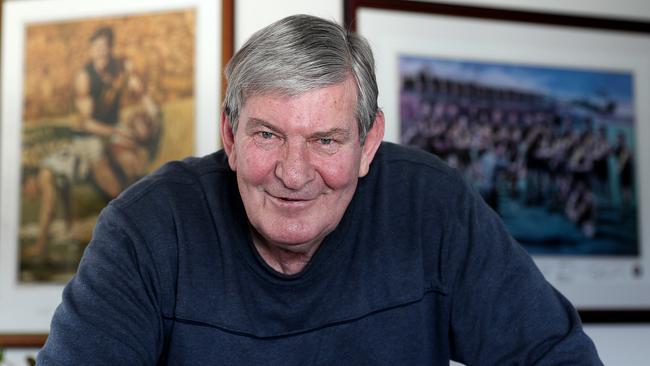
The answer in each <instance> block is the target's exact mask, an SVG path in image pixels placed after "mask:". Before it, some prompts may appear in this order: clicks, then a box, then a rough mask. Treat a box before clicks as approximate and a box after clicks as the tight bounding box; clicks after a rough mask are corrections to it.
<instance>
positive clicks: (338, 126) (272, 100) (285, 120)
mask: <svg viewBox="0 0 650 366" xmlns="http://www.w3.org/2000/svg"><path fill="white" fill-rule="evenodd" d="M355 108H356V86H355V84H354V80H353V79H352V78H349V79H347V80H346V81H345V82H343V83H341V84H338V85H334V86H330V87H326V88H322V89H317V90H314V91H310V92H306V93H304V94H302V95H299V96H296V97H283V96H280V95H277V94H265V95H259V96H251V97H249V98H248V99H247V100H246V103H245V105H244V107H243V108H242V111H241V114H240V118H239V125H238V127H237V131H236V132H235V135H234V136H232V133H230V132H229V131H230V130H229V125H230V124H229V123H227V121H226V123H225V124H224V126H225V127H224V128H223V129H222V133H223V134H224V146H225V148H226V152H227V153H228V159H229V164H230V167H231V168H232V169H233V170H234V171H236V173H237V183H238V185H239V192H240V194H241V198H242V201H243V203H244V206H245V208H246V213H247V215H248V219H249V221H250V223H251V225H252V227H253V229H254V234H256V235H255V236H256V237H257V238H258V240H264V241H265V242H266V243H267V244H272V245H276V246H280V247H282V248H285V249H288V250H301V249H300V248H301V246H302V247H305V248H308V247H309V246H311V245H318V244H319V243H320V242H321V241H322V240H323V238H324V237H325V236H326V235H327V234H328V233H330V232H331V231H332V230H334V228H335V227H336V226H337V224H338V223H339V221H340V220H341V218H342V216H343V214H344V212H345V210H346V208H347V206H348V204H349V203H350V200H351V199H352V196H353V195H354V191H355V189H356V187H357V180H358V178H359V177H361V176H364V175H365V174H366V173H367V172H368V168H369V164H370V162H371V161H372V158H373V156H374V153H375V152H376V149H377V147H378V146H379V142H380V141H381V138H382V137H383V120H381V121H379V122H375V125H376V126H375V127H373V130H372V131H371V132H370V133H369V137H368V138H367V140H366V143H365V144H364V146H361V145H360V143H359V131H358V126H357V121H356V118H355ZM378 119H379V118H378ZM379 131H380V133H379Z"/></svg>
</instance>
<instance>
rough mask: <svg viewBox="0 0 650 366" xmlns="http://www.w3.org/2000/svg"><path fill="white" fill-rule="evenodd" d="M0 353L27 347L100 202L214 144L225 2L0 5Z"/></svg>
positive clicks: (72, 266) (42, 331) (43, 328)
mask: <svg viewBox="0 0 650 366" xmlns="http://www.w3.org/2000/svg"><path fill="white" fill-rule="evenodd" d="M1 15H2V79H1V80H2V94H1V95H2V115H1V118H2V125H1V128H2V129H1V133H0V136H1V145H0V147H1V150H0V151H1V153H0V159H1V160H0V171H1V174H0V176H1V177H2V179H1V181H0V183H1V185H0V205H1V206H2V211H1V212H0V224H1V226H0V309H1V310H0V347H2V346H7V347H9V346H10V347H38V346H40V345H41V344H42V343H43V341H44V340H45V337H46V334H47V332H48V329H49V322H50V318H51V317H52V314H53V312H54V310H55V307H56V306H57V305H58V303H59V302H60V299H61V291H62V288H63V285H64V284H65V283H66V282H67V281H68V280H69V279H70V278H71V277H72V275H73V274H74V273H75V271H76V267H77V265H78V262H79V260H80V257H81V254H82V253H83V250H84V248H85V246H86V245H87V243H88V241H89V240H90V238H91V234H92V229H93V227H94V224H95V221H96V218H97V215H98V214H99V211H100V210H101V209H102V207H103V206H104V205H106V203H107V202H108V201H109V200H110V199H112V198H114V197H116V196H117V195H118V194H119V193H120V192H121V191H123V190H124V189H126V188H127V187H128V186H129V185H130V184H132V183H134V182H135V181H136V180H138V179H139V178H140V177H142V176H144V175H146V174H147V173H149V172H151V171H152V170H154V169H156V168H157V167H159V166H160V165H161V164H163V163H164V162H166V161H169V160H173V159H180V158H183V157H185V156H189V155H204V154H207V153H210V152H212V151H214V150H216V149H217V148H218V146H219V136H218V121H219V104H220V100H221V97H220V94H221V90H222V88H223V85H224V84H223V80H221V79H222V78H221V65H223V64H225V61H224V60H228V59H229V58H230V56H231V55H232V52H233V50H232V48H233V34H232V32H233V27H232V25H233V21H232V19H233V1H232V0H222V1H213V0H142V1H137V2H133V1H127V0H115V1H110V2H106V1H95V0H91V1H88V0H34V1H16V0H5V1H3V2H2V13H1Z"/></svg>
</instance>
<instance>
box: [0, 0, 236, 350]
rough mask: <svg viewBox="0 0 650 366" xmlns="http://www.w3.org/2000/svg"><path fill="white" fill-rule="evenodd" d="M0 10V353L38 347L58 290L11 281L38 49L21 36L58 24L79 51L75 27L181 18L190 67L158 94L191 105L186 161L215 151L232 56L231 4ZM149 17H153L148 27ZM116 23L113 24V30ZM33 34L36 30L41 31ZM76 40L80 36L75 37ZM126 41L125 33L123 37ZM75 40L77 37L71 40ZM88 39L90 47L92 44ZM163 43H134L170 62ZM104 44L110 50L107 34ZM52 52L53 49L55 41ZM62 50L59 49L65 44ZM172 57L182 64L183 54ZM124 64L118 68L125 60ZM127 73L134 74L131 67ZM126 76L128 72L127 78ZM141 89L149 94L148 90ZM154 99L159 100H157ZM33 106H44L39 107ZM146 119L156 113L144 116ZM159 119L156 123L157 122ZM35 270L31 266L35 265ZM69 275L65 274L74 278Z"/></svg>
mask: <svg viewBox="0 0 650 366" xmlns="http://www.w3.org/2000/svg"><path fill="white" fill-rule="evenodd" d="M1 5H2V6H1V7H0V26H1V28H0V29H1V36H2V37H1V43H0V45H1V47H2V61H1V66H2V73H1V79H0V80H1V85H2V89H1V90H2V92H1V94H0V95H1V97H2V99H1V106H2V109H1V111H2V112H1V113H2V114H1V125H0V127H1V129H0V131H1V132H0V172H1V173H0V176H1V177H2V178H1V180H0V205H1V206H2V211H0V269H1V270H0V309H1V310H0V348H40V347H41V346H42V345H43V344H44V342H45V340H46V339H47V333H48V331H49V323H50V320H51V317H52V315H53V313H54V310H55V308H56V306H57V305H58V304H59V303H60V301H61V293H62V289H63V285H64V283H56V282H39V281H31V282H30V281H26V282H25V281H22V280H20V279H19V275H18V272H19V270H20V268H19V265H21V264H19V263H18V262H19V258H22V257H20V256H21V255H22V254H21V253H22V252H21V250H20V249H19V247H18V246H19V243H18V236H19V232H18V229H19V225H20V220H21V219H20V204H21V202H20V200H21V197H22V196H21V194H22V189H23V187H22V183H23V182H22V181H21V179H22V180H24V169H23V168H21V164H23V163H24V162H22V163H21V159H23V157H22V156H23V155H24V145H21V144H22V143H24V141H23V138H24V133H25V132H24V128H25V126H23V125H24V123H25V122H24V121H27V120H28V118H27V117H26V116H27V114H28V113H29V110H28V109H29V108H30V107H29V105H30V104H29V103H27V102H26V99H27V97H26V96H27V95H28V94H29V86H26V85H25V82H26V80H27V79H28V77H29V75H30V72H32V70H31V69H29V70H26V66H25V62H26V60H28V59H29V58H30V57H32V58H33V57H34V56H33V55H41V54H42V53H43V52H42V51H43V46H42V45H41V46H40V47H41V50H40V52H41V53H40V54H39V53H38V49H37V51H36V52H34V51H33V50H32V49H30V50H26V48H27V45H26V44H27V42H28V40H29V39H30V38H29V37H34V36H33V35H34V34H40V33H38V32H36V31H34V32H32V33H30V35H28V34H27V33H28V32H30V31H32V30H34V29H36V28H39V27H47V26H50V25H53V26H54V27H56V26H57V25H60V24H64V23H65V24H66V26H67V28H65V29H66V31H65V32H59V33H56V36H57V37H63V36H61V34H64V35H65V37H68V38H66V39H70V40H72V41H70V42H73V41H74V42H77V43H79V44H81V41H78V40H76V38H75V36H77V35H76V34H75V33H76V30H77V29H81V28H83V27H81V26H80V27H77V28H75V26H77V25H84V26H85V27H86V28H90V27H91V25H94V24H95V23H96V24H104V25H105V24H109V25H110V26H111V27H115V28H117V31H116V32H119V31H120V30H121V29H122V28H120V26H121V24H129V25H128V26H129V27H130V28H128V29H127V28H125V29H127V30H126V31H125V32H135V33H136V34H137V32H138V30H139V29H140V28H139V25H138V24H136V23H138V21H142V22H141V23H142V24H144V23H145V22H146V21H149V22H150V23H153V22H154V21H159V20H158V19H159V18H164V19H181V20H183V21H184V22H185V23H187V24H190V25H191V26H189V28H188V29H189V31H188V32H186V33H187V34H190V35H191V41H192V42H190V43H192V47H193V49H194V52H193V54H191V55H189V56H187V57H191V60H193V63H192V64H191V65H190V66H188V67H189V68H190V69H191V70H192V73H191V74H187V73H186V74H183V75H191V76H189V77H176V78H175V79H173V78H168V79H169V80H167V79H165V82H167V81H169V83H171V84H173V85H180V86H178V87H177V88H176V89H174V86H173V85H172V86H171V87H169V88H168V89H166V90H167V91H168V93H167V94H165V97H166V98H168V99H165V100H172V99H173V100H176V99H179V97H178V96H177V95H176V94H173V92H172V91H176V90H178V89H181V88H183V87H185V88H187V85H190V86H191V87H190V88H191V89H190V91H189V93H190V95H191V98H192V104H190V105H189V107H185V106H184V107H183V108H185V109H184V110H188V111H190V113H191V114H189V115H191V116H193V119H191V120H189V121H187V122H189V123H191V124H192V125H193V126H194V128H193V129H190V130H192V131H193V132H192V134H193V136H195V137H194V139H193V141H194V142H193V144H192V145H191V146H190V154H191V155H205V154H208V153H211V152H213V151H215V150H216V149H218V147H219V146H220V141H219V133H218V124H219V113H220V111H219V105H220V101H221V100H222V96H223V92H224V90H225V80H224V78H223V77H222V68H223V67H224V66H225V64H226V63H227V61H228V60H229V59H230V57H231V56H232V54H233V48H234V34H233V32H234V27H233V21H234V1H233V0H219V1H214V0H142V1H137V2H132V1H128V0H115V1H110V2H102V1H96V0H90V1H89V0H34V1H15V0H4V1H2V4H1ZM154 17H158V18H155V20H154ZM119 22H122V23H119ZM170 22H171V20H170ZM118 23H119V25H114V24H118ZM185 23H184V24H185ZM134 24H135V25H134ZM156 24H157V23H156ZM170 24H172V25H170V27H172V26H173V23H170ZM124 27H126V26H124ZM142 27H144V25H143V26H142ZM150 27H151V26H150ZM154 28H156V27H151V29H154ZM71 29H72V31H71ZM37 30H39V31H41V30H42V29H40V28H39V29H37ZM134 30H135V31H134ZM66 32H67V33H66ZM41 33H46V32H45V31H43V32H41ZM79 33H80V34H81V33H83V32H82V31H79ZM133 34H134V33H130V34H129V36H131V35H133ZM79 37H81V36H80V35H79ZM84 37H86V38H84V42H88V41H89V38H88V35H87V34H85V33H84ZM93 37H95V35H93ZM140 38H145V36H144V35H141V36H140ZM46 39H48V40H50V41H51V40H52V39H55V40H57V39H56V38H55V37H54V36H49V38H47V37H46ZM90 39H91V42H92V38H90ZM115 39H116V40H115V42H116V43H117V42H119V40H120V38H117V37H116V38H115ZM122 39H124V38H122ZM169 42H170V43H169V45H168V46H165V45H163V46H165V47H162V48H165V49H162V50H161V47H159V49H155V45H154V46H151V45H148V44H146V42H143V43H141V46H142V47H143V49H145V48H146V47H149V48H147V49H150V50H153V51H160V52H162V55H161V56H160V55H159V59H164V57H170V56H169V55H170V54H172V55H173V49H172V50H171V51H170V50H169V48H172V46H173V44H172V43H171V42H172V41H169ZM77 43H70V49H72V48H73V47H75V45H76V44H77ZM109 43H112V35H111V41H109ZM83 44H87V43H83ZM56 45H58V46H61V42H58V43H57V44H56ZM64 45H65V46H67V44H64ZM111 46H112V45H111ZM118 46H119V45H117V44H116V46H115V47H114V48H115V50H116V52H117V49H118ZM52 48H54V46H52ZM67 49H68V48H67V47H59V49H58V52H59V55H61V54H66V53H65V52H66V50H67ZM54 51H56V50H53V52H52V55H53V56H52V57H57V56H56V55H55V52H54ZM120 51H121V52H122V53H127V52H125V51H124V48H122V49H120ZM28 52H33V53H28ZM30 55H31V56H30ZM127 56H128V55H127ZM176 56H179V57H180V58H182V57H185V56H183V55H176ZM142 58H145V57H144V56H143V57H142ZM67 60H68V62H69V63H70V64H75V63H78V62H79V60H78V59H77V58H74V57H68V59H67ZM163 61H164V60H163ZM134 63H135V62H134ZM124 65H126V61H125V63H124ZM141 66H142V65H141ZM145 66H146V64H145ZM123 67H124V69H123V70H128V71H129V72H131V69H129V68H128V67H129V66H123ZM135 70H136V71H137V70H138V69H137V65H136V66H135ZM51 71H52V72H53V73H56V72H60V71H59V69H52V70H51ZM133 74H136V73H135V72H133ZM136 75H137V74H136ZM155 76H156V75H154V76H151V75H150V74H147V75H145V76H143V77H142V78H141V79H135V78H131V79H129V81H128V82H129V83H133V84H134V85H136V86H135V87H134V89H137V88H138V85H152V84H153V83H154V82H153V81H152V80H154V79H153V78H154V77H155ZM69 79H71V78H69ZM134 79H135V80H141V83H140V84H138V83H137V82H135V81H133V80H134ZM75 82H76V81H75ZM147 82H148V83H149V84H147ZM162 82H163V81H161V83H162ZM174 83H176V84H174ZM70 85H71V88H72V85H73V81H70ZM43 88H44V89H43ZM41 89H43V90H48V89H49V93H46V96H50V97H52V95H56V94H57V93H59V90H60V89H57V88H54V87H52V86H51V85H45V86H43V85H41ZM142 89H143V88H141V89H137V92H138V93H140V94H143V93H144V92H142V91H141V90H142ZM53 90H54V93H53V92H52V91H53ZM148 90H149V92H151V89H148ZM169 90H172V91H169ZM129 92H131V90H129ZM133 93H136V92H135V91H134V92H133ZM172 94H173V95H172ZM157 97H159V99H160V98H162V97H160V95H159V94H158V95H157ZM174 98H176V99H174ZM151 99H152V100H153V99H155V98H153V97H152V98H151ZM42 100H43V99H41V101H42ZM75 102H76V101H75ZM32 104H33V103H32ZM50 104H53V103H50ZM41 105H45V106H46V105H47V104H41ZM39 108H46V107H39ZM188 108H189V109H188ZM160 109H164V106H161V107H160ZM152 110H155V111H156V112H158V109H155V108H152ZM164 112H165V111H164V110H163V113H164ZM34 113H40V112H38V111H37V112H34ZM152 115H157V114H155V113H153V112H152ZM160 118H161V119H164V118H165V117H160ZM158 156H160V154H159V155H158ZM181 157H182V156H180V157H178V158H181ZM149 166H153V162H150V163H149ZM152 169H153V168H152ZM36 264H37V265H38V262H36ZM21 268H22V267H21ZM74 268H76V266H75V267H74ZM74 268H72V269H71V270H72V271H74ZM72 273H73V272H72ZM23 278H24V277H23Z"/></svg>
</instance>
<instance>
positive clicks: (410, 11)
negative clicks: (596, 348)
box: [344, 0, 650, 323]
mask: <svg viewBox="0 0 650 366" xmlns="http://www.w3.org/2000/svg"><path fill="white" fill-rule="evenodd" d="M344 12H345V14H344V19H345V24H346V25H347V26H348V27H349V28H350V29H352V30H354V31H356V32H358V33H359V34H360V35H362V36H364V37H366V38H367V39H368V41H369V42H370V44H371V47H372V48H373V51H374V54H375V61H376V74H377V81H378V84H379V90H380V93H379V105H380V107H381V108H382V110H383V111H384V113H385V115H386V134H385V140H387V141H392V142H397V143H400V142H402V139H403V137H404V131H403V130H402V123H403V122H402V121H401V120H402V119H403V118H404V117H403V116H401V115H400V113H401V110H400V103H403V102H400V95H402V94H401V93H402V90H404V89H403V86H402V85H403V82H404V75H405V71H404V70H405V69H406V67H404V66H403V63H400V60H403V59H404V58H409V57H410V58H411V59H415V60H416V61H418V62H421V63H422V65H424V63H426V62H430V65H433V63H434V61H435V62H438V63H437V64H436V65H437V66H436V67H438V70H442V69H445V67H442V66H445V65H442V63H444V62H447V63H448V64H449V65H451V66H453V67H451V66H450V67H447V68H446V69H452V68H455V69H460V68H462V67H467V65H469V64H471V65H470V66H471V67H473V70H475V71H474V73H475V74H477V75H478V74H479V73H480V71H476V70H482V69H487V68H488V67H489V68H491V69H498V70H500V71H501V74H504V73H505V71H504V70H506V69H517V70H519V71H521V70H524V69H526V70H525V71H526V72H529V71H530V70H528V69H530V68H531V67H532V68H537V69H540V68H543V69H544V70H543V71H548V70H553V73H556V74H559V73H562V72H565V71H567V70H569V71H571V72H573V71H576V70H577V71H579V72H583V71H588V72H591V71H594V70H596V71H603V70H604V74H605V76H611V75H609V74H608V73H612V74H614V73H622V74H624V75H627V76H626V77H627V79H628V81H629V79H632V81H631V83H629V85H631V86H628V89H629V94H631V95H632V96H631V97H629V98H630V99H631V101H630V102H629V103H628V104H630V105H631V106H632V107H631V108H630V110H631V112H630V115H631V116H632V118H631V120H633V121H634V122H633V126H632V128H630V130H631V131H633V133H630V134H629V135H631V136H633V137H634V139H636V141H637V143H636V144H635V145H634V158H635V159H634V162H635V164H634V172H635V177H634V178H635V179H634V184H635V187H636V193H635V194H634V197H635V199H636V203H634V206H633V207H635V208H634V212H633V213H634V215H635V220H636V233H637V235H638V237H637V239H636V241H635V243H637V244H636V245H637V246H636V249H634V250H632V252H631V254H630V253H627V254H624V255H610V254H598V255H592V254H583V253H569V254H564V253H553V252H552V251H551V252H550V254H539V253H538V254H535V253H532V254H533V259H534V260H535V262H536V264H537V265H538V267H540V269H541V271H542V273H543V274H544V275H545V277H546V278H547V279H548V280H549V282H550V283H551V284H552V285H554V286H555V287H556V288H557V289H558V290H560V292H562V293H563V294H564V295H565V296H566V297H567V298H568V299H569V300H570V301H571V302H572V303H573V304H574V305H575V306H576V307H577V308H578V311H579V312H580V315H581V317H582V319H583V321H585V322H599V323H619V322H622V323H625V322H649V321H650V276H649V275H648V272H649V271H650V255H649V253H650V231H649V229H648V228H650V195H649V194H648V192H647V191H646V192H644V191H643V190H641V189H640V187H647V186H648V185H649V184H650V170H649V169H647V167H648V166H650V161H649V160H650V149H649V148H648V147H647V146H645V145H647V144H645V145H644V144H641V143H639V141H647V139H648V138H650V125H649V124H648V123H647V122H648V121H650V109H649V108H648V107H647V105H648V103H647V101H648V100H650V88H649V87H648V86H649V85H650V23H648V22H642V21H632V20H623V19H608V18H596V17H588V16H576V15H560V14H550V13H541V12H532V11H521V10H509V9H497V8H487V7H478V6H464V5H451V4H443V3H437V2H429V1H401V0H400V1H395V0H370V1H367V0H345V1H344ZM422 60H424V61H422ZM431 60H433V61H431ZM449 65H447V66H449ZM511 66H512V67H511ZM410 67H411V68H413V66H410ZM421 67H424V66H421ZM527 68H528V69H527ZM538 71H539V70H538ZM519 74H522V73H521V72H519ZM502 76H503V75H502ZM427 77H429V76H427ZM436 77H437V76H436ZM464 80H465V81H461V82H459V83H457V84H454V85H452V87H456V86H457V85H458V84H463V83H465V84H466V85H465V86H463V85H461V88H466V89H469V86H468V85H470V84H471V85H474V83H477V81H476V80H474V79H469V78H468V79H464ZM467 80H470V81H467ZM515 81H516V80H515ZM519 81H520V82H523V81H526V80H523V79H521V80H519ZM446 82H448V83H449V81H446ZM472 88H474V89H481V91H480V93H488V94H490V93H492V91H486V88H485V87H484V85H479V87H477V88H475V85H474V86H472ZM487 89H489V88H487ZM493 89H494V88H493ZM607 91H609V90H607ZM468 93H470V92H468ZM471 93H474V91H472V92H471ZM477 93H479V92H477ZM556 93H557V92H556V91H554V90H552V89H551V90H550V91H549V92H548V93H547V94H543V95H542V94H536V95H537V96H538V97H539V96H540V95H542V97H543V98H547V99H548V97H549V96H555V95H557V94H556ZM490 95H491V94H490ZM516 97H518V98H526V97H527V96H526V95H525V93H523V94H521V95H518V96H516ZM528 97H531V96H528ZM542 97H539V98H542ZM531 98H532V97H531ZM540 100H541V99H540ZM619 104H620V103H619ZM583 107H584V106H583ZM590 107H591V106H590ZM431 113H433V112H431ZM603 125H605V126H606V127H607V125H606V123H603ZM610 164H611V163H610ZM612 184H613V183H612ZM506 224H507V223H506ZM506 226H508V225H506ZM621 231H622V229H621ZM585 235H586V234H585ZM527 249H529V248H527ZM529 250H530V249H529Z"/></svg>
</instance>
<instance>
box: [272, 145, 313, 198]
mask: <svg viewBox="0 0 650 366" xmlns="http://www.w3.org/2000/svg"><path fill="white" fill-rule="evenodd" d="M284 149H285V151H284V154H283V156H282V157H281V158H280V160H279V161H278V164H277V165H276V167H275V175H276V176H277V177H278V179H280V181H282V183H283V184H284V186H285V187H286V188H289V189H292V190H299V189H301V188H303V187H304V186H305V185H307V183H309V182H310V181H311V180H312V179H314V173H315V172H314V168H313V166H312V165H311V161H310V158H309V151H308V147H307V146H306V144H305V143H304V142H294V143H287V144H286V145H285V146H284Z"/></svg>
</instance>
